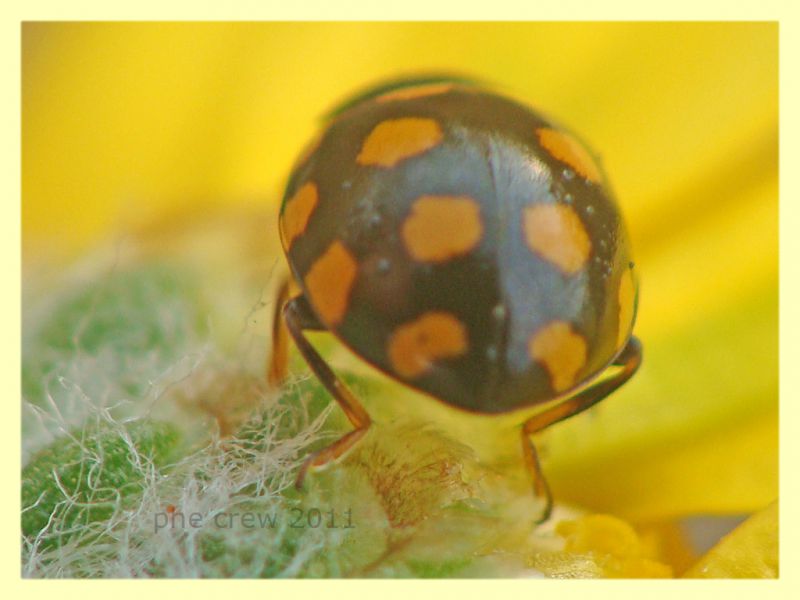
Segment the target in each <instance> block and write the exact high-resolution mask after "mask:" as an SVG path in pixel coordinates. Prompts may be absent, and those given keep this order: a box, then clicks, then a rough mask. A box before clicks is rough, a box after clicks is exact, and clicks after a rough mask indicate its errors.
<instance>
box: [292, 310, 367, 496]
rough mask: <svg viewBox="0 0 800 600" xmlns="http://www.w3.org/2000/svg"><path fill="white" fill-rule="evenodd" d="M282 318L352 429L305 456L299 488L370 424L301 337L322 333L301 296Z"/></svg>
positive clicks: (345, 389) (349, 444)
mask: <svg viewBox="0 0 800 600" xmlns="http://www.w3.org/2000/svg"><path fill="white" fill-rule="evenodd" d="M283 315H284V318H285V321H286V326H287V328H288V330H289V333H290V334H291V336H292V338H293V339H294V341H295V343H296V344H297V348H298V350H300V353H301V354H302V355H303V358H305V359H306V362H307V363H308V366H309V367H310V368H311V370H312V371H313V372H314V374H315V375H316V376H317V378H318V379H319V380H320V382H321V383H322V385H324V386H325V388H326V389H327V390H328V392H330V394H331V396H333V397H334V399H335V400H336V402H338V403H339V406H340V407H341V408H342V410H343V411H344V413H345V415H347V418H348V419H349V420H350V422H351V423H352V424H353V427H355V429H354V430H353V431H351V432H349V433H347V434H346V435H344V436H342V437H341V438H340V439H338V440H337V441H335V442H334V443H333V444H331V445H330V446H328V447H326V448H323V449H322V450H319V451H317V452H315V453H313V454H312V455H311V456H309V457H308V458H307V459H306V461H305V462H304V463H303V465H302V466H301V467H300V472H299V473H298V474H297V480H296V481H295V486H296V487H297V488H300V487H302V485H303V480H304V479H305V476H306V472H307V471H308V469H309V468H310V467H318V466H322V465H324V464H327V463H329V462H330V461H332V460H335V459H337V458H339V457H340V456H342V455H343V454H344V453H345V452H347V450H348V449H350V448H351V447H352V446H353V445H354V444H355V443H356V442H357V441H358V440H360V439H361V438H362V437H363V436H364V434H365V433H366V432H367V429H369V426H370V424H371V423H372V420H371V419H370V417H369V414H367V411H366V410H364V407H363V406H361V403H360V402H359V401H358V399H357V398H356V397H355V396H354V395H353V393H352V392H351V391H350V390H349V389H348V388H347V386H345V385H344V383H342V381H341V380H340V379H339V378H338V377H337V376H336V374H335V373H334V372H333V370H331V368H330V367H329V366H328V363H326V362H325V359H323V358H322V357H321V356H320V355H319V353H318V352H317V351H316V350H315V349H314V347H313V346H312V345H311V343H310V342H309V341H308V340H307V339H306V337H305V335H303V330H304V329H323V327H322V325H321V324H320V323H319V322H318V321H317V319H316V317H315V316H314V314H313V312H311V309H310V307H309V306H308V303H307V302H306V299H305V298H304V297H303V296H297V297H295V298H292V299H291V300H289V302H287V303H286V306H285V308H284V309H283Z"/></svg>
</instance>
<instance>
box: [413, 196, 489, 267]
mask: <svg viewBox="0 0 800 600" xmlns="http://www.w3.org/2000/svg"><path fill="white" fill-rule="evenodd" d="M402 234H403V242H404V243H405V246H406V250H408V253H409V254H410V255H411V256H412V257H413V258H414V259H416V260H419V261H424V262H442V261H446V260H448V259H451V258H453V257H456V256H459V255H462V254H465V253H467V252H469V251H470V250H472V249H473V248H474V247H475V246H476V245H477V244H478V242H480V240H481V236H482V235H483V222H482V221H481V216H480V205H479V204H478V203H477V202H476V201H475V200H474V199H472V198H470V197H469V196H420V197H419V198H417V199H416V200H415V201H414V204H412V205H411V214H409V216H408V217H407V218H406V220H405V221H404V222H403V229H402Z"/></svg>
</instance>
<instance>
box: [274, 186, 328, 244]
mask: <svg viewBox="0 0 800 600" xmlns="http://www.w3.org/2000/svg"><path fill="white" fill-rule="evenodd" d="M318 202H319V193H318V192H317V186H316V184H315V183H313V182H308V183H305V184H303V185H302V186H301V187H300V189H298V190H297V191H296V192H295V194H294V196H292V197H291V198H289V199H288V200H287V201H286V205H285V206H284V208H283V214H282V215H281V218H280V229H281V237H282V239H283V247H284V249H285V250H287V251H288V250H289V248H291V246H292V242H294V240H295V238H297V237H298V236H300V235H302V234H303V232H305V230H306V227H307V226H308V220H309V219H310V218H311V214H312V213H313V212H314V209H315V208H316V207H317V203H318Z"/></svg>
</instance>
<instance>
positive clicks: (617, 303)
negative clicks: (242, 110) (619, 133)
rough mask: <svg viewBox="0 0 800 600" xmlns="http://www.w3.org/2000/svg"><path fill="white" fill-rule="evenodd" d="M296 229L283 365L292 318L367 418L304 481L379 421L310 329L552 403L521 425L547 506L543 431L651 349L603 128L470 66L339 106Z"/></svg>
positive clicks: (281, 331) (303, 348)
mask: <svg viewBox="0 0 800 600" xmlns="http://www.w3.org/2000/svg"><path fill="white" fill-rule="evenodd" d="M279 229H280V237H281V242H282V245H283V249H284V251H285V254H286V257H287V260H288V263H289V267H290V270H291V275H292V276H293V278H294V282H295V283H296V286H297V288H299V290H300V291H299V294H298V295H296V296H294V297H292V298H289V289H290V286H289V284H288V282H284V284H283V285H282V286H281V288H280V291H279V298H278V301H277V302H276V312H275V316H274V321H273V338H274V339H273V352H272V356H271V359H270V363H269V365H268V379H269V381H270V383H271V384H273V385H277V384H279V383H280V382H281V381H282V380H283V379H284V377H285V375H286V368H287V367H286V363H287V343H288V337H287V335H286V332H287V331H288V333H289V334H290V335H291V337H292V338H293V339H294V341H295V343H296V345H297V347H298V349H299V350H300V352H301V353H302V355H303V357H304V358H305V360H306V361H307V363H308V365H309V366H310V368H311V369H312V370H313V371H314V373H315V374H316V376H317V377H318V378H319V380H320V381H321V382H322V384H324V386H325V387H326V388H327V389H328V391H329V392H330V394H331V395H332V396H333V397H334V398H335V400H336V401H337V402H338V404H339V405H340V406H341V408H342V409H343V410H344V412H345V414H346V415H347V417H348V419H349V420H350V422H351V423H352V425H353V427H354V429H353V430H352V431H351V432H349V433H347V434H346V435H345V436H344V437H342V438H341V439H339V440H338V441H336V442H335V443H333V444H332V445H330V446H328V447H327V448H324V449H322V450H320V451H318V452H316V453H315V454H313V455H311V456H310V457H309V458H308V459H307V460H306V461H305V463H304V464H303V466H302V467H301V469H300V472H299V475H298V478H297V485H298V487H299V486H301V485H302V482H303V478H304V477H305V474H306V472H307V470H308V469H309V468H310V467H315V466H321V465H324V464H326V463H328V462H330V461H332V460H334V459H336V458H337V457H339V456H341V455H342V454H343V453H345V452H346V451H347V450H348V449H349V448H351V447H352V446H353V445H354V444H355V443H356V442H357V441H358V440H359V439H360V438H361V437H362V436H363V435H364V433H365V432H366V431H367V429H368V428H369V426H370V422H371V421H370V417H369V414H368V413H367V411H366V410H365V409H364V408H363V406H362V405H361V403H360V402H359V400H358V399H357V398H356V397H355V396H354V395H353V394H352V392H351V391H350V390H349V389H348V388H347V387H346V386H345V385H344V384H343V383H342V382H341V381H340V380H339V379H338V378H337V376H336V375H335V374H334V372H333V371H332V370H331V368H330V367H329V366H328V364H327V363H326V362H325V360H324V359H323V358H322V357H321V356H320V355H319V354H318V352H317V351H316V350H315V349H314V347H313V346H312V345H311V344H310V343H309V341H308V340H307V338H306V336H305V334H304V332H305V331H309V330H326V331H329V332H331V333H333V334H334V335H335V336H336V337H337V338H338V339H339V340H340V341H341V342H342V343H344V344H345V346H347V347H348V348H350V350H352V351H353V352H354V353H355V354H356V355H358V356H359V357H361V358H362V359H364V360H365V361H367V362H368V363H370V364H372V365H373V366H375V367H377V368H378V369H380V370H381V371H383V372H384V373H386V374H387V375H389V376H391V377H393V378H395V379H397V380H399V381H401V382H403V383H405V384H407V385H408V386H410V387H412V388H414V389H416V390H418V391H420V392H423V393H426V394H428V395H430V396H432V397H433V398H435V399H437V400H439V401H441V402H444V403H446V404H448V405H450V406H453V407H457V408H459V409H464V410H467V411H472V412H475V413H482V414H497V413H504V412H509V411H515V410H519V409H524V408H530V407H532V406H535V405H543V407H544V408H543V410H541V411H540V412H538V413H537V414H535V415H534V416H533V417H530V418H529V419H528V420H527V421H525V422H524V423H523V424H522V425H521V428H520V437H521V443H522V452H523V456H524V457H525V463H526V466H527V468H528V469H529V471H530V473H531V475H532V479H533V488H534V492H535V493H536V495H537V496H540V497H543V498H544V501H545V507H544V510H543V514H542V516H541V518H540V519H539V522H542V521H544V520H546V519H547V518H548V517H549V515H550V512H551V509H552V496H551V493H550V490H549V487H548V485H547V482H546V480H545V478H544V476H543V474H542V471H541V468H540V466H539V460H538V457H537V453H536V449H535V447H534V445H533V443H532V441H531V436H532V435H533V434H535V433H536V432H538V431H541V430H542V429H544V428H546V427H548V426H549V425H552V424H553V423H556V422H558V421H561V420H563V419H565V418H567V417H569V416H572V415H574V414H576V413H579V412H581V411H583V410H586V409H587V408H589V407H590V406H592V405H594V404H595V403H597V402H599V401H600V400H602V399H603V398H605V397H606V396H608V395H609V394H610V393H612V392H613V391H614V390H616V389H617V388H618V387H619V386H621V385H622V384H623V383H625V382H626V381H627V380H628V379H630V377H631V376H632V375H633V374H634V373H635V372H636V370H637V369H638V367H639V365H640V363H641V358H642V348H641V344H640V343H639V341H638V340H637V339H636V338H635V337H633V336H632V329H633V324H634V321H635V317H636V307H637V299H638V283H637V279H638V278H637V276H636V274H635V272H634V264H633V262H632V261H631V254H630V243H629V239H628V235H627V232H626V228H625V225H624V223H623V219H622V215H621V214H620V210H619V208H618V206H617V204H616V202H615V200H614V198H613V196H612V194H611V192H610V191H609V187H608V184H607V181H606V178H605V175H604V174H603V171H602V169H601V168H600V166H599V164H598V162H597V160H596V159H595V157H594V156H593V155H592V153H591V152H590V151H589V150H588V149H587V148H586V146H585V145H584V144H583V143H582V142H581V141H580V140H579V139H578V138H577V137H576V136H575V135H573V134H572V133H570V132H568V131H567V130H565V129H564V128H562V127H559V126H557V125H555V124H553V123H552V122H551V121H549V120H547V119H546V118H545V117H543V116H542V115H540V114H538V113H537V112H534V111H533V110H531V109H529V108H527V107H525V106H523V105H521V104H519V103H517V102H515V101H513V100H511V99H508V98H505V97H503V96H500V95H497V94H495V93H493V92H491V91H488V90H487V89H484V87H482V86H480V85H476V84H474V83H471V82H469V81H466V80H461V79H454V78H438V77H431V78H424V79H419V78H418V79H406V80H402V81H395V82H392V83H389V84H385V85H381V86H378V87H376V88H373V89H372V90H370V91H369V92H367V93H363V94H360V95H358V96H357V97H356V98H355V99H353V100H351V101H349V102H347V103H345V104H344V105H343V106H342V107H341V108H340V109H338V110H336V111H335V112H334V113H333V114H332V115H330V118H329V120H328V122H327V124H326V128H325V129H324V131H323V132H322V134H321V135H320V136H319V137H318V138H317V139H316V141H314V142H313V143H312V144H311V146H310V149H309V150H307V151H306V152H305V153H304V154H303V156H301V158H300V159H299V160H298V162H297V164H296V165H295V167H294V169H293V172H292V173H291V175H290V177H289V182H288V185H287V188H286V192H285V195H284V198H283V202H282V206H281V209H280V218H279ZM284 325H285V327H284Z"/></svg>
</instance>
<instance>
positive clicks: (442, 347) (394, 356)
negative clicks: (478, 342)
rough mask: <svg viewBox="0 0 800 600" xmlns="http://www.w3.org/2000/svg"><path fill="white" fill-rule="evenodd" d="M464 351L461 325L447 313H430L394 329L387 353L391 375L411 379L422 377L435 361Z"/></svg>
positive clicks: (465, 334) (464, 335)
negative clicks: (391, 369) (392, 370)
mask: <svg viewBox="0 0 800 600" xmlns="http://www.w3.org/2000/svg"><path fill="white" fill-rule="evenodd" d="M466 349H467V330H466V327H464V325H463V323H461V321H459V320H458V319H457V318H456V317H455V316H453V315H451V314H450V313H447V312H442V311H431V312H427V313H425V314H423V315H422V316H421V317H419V318H418V319H416V320H414V321H410V322H408V323H405V324H404V325H400V326H399V327H398V328H397V329H395V330H394V332H393V333H392V335H391V337H390V338H389V345H388V348H387V352H388V354H389V360H390V361H391V363H392V368H393V369H394V371H395V373H397V374H398V375H400V376H401V377H405V378H407V379H412V378H415V377H419V376H420V375H423V374H425V373H426V372H427V371H428V370H429V369H430V368H431V367H432V366H433V363H434V362H435V361H436V360H438V359H442V358H453V357H456V356H459V355H461V354H463V353H464V352H465V351H466Z"/></svg>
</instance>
